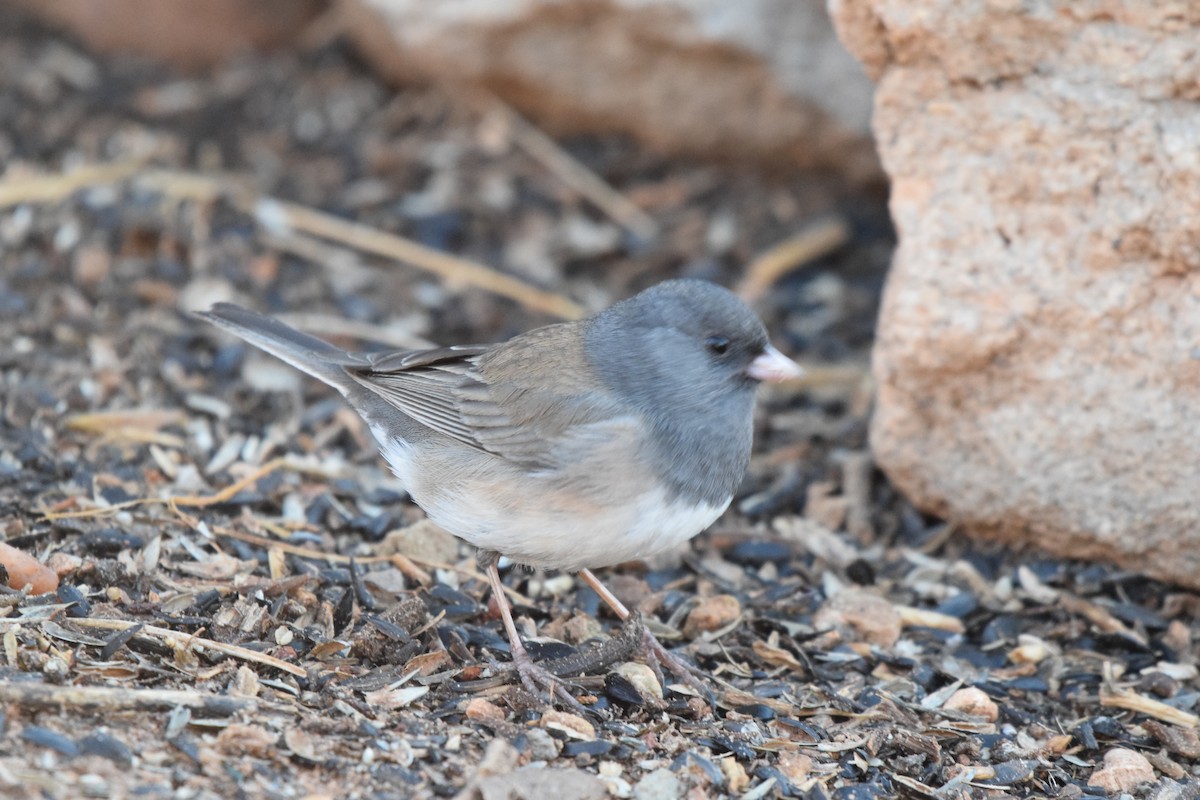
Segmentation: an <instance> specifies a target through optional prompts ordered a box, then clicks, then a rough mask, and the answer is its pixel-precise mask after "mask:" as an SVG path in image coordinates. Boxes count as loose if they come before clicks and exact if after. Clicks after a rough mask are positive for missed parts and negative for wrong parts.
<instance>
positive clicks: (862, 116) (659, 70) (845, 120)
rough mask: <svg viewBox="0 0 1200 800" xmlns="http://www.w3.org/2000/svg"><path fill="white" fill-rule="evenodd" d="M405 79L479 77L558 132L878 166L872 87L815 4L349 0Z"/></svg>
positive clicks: (369, 41) (698, 150)
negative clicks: (871, 132) (871, 122)
mask: <svg viewBox="0 0 1200 800" xmlns="http://www.w3.org/2000/svg"><path fill="white" fill-rule="evenodd" d="M341 10H342V12H343V15H344V19H345V21H346V24H347V25H348V27H349V30H350V32H351V34H352V35H353V37H354V38H355V40H356V41H357V42H358V44H359V45H360V47H361V48H362V49H363V51H364V52H365V53H366V55H367V57H368V58H369V59H370V60H371V61H372V62H373V63H374V64H375V65H376V66H377V67H378V68H379V69H381V70H382V71H383V72H385V73H386V74H387V75H389V76H390V77H392V78H395V79H398V80H401V81H411V80H414V79H420V78H427V77H430V76H432V77H437V78H440V79H452V80H454V81H462V82H466V83H467V84H474V85H480V86H484V87H486V88H487V89H489V90H491V91H492V92H495V93H496V94H497V95H499V96H500V97H502V98H504V99H505V100H506V101H508V102H510V103H512V104H513V105H515V106H517V107H518V108H520V109H521V110H522V111H524V112H527V113H529V114H531V115H532V116H533V117H534V118H535V119H536V120H537V121H538V123H539V124H541V125H545V126H547V127H548V128H549V129H550V130H552V131H554V132H556V133H560V134H562V133H572V132H580V131H587V132H594V131H602V130H607V131H622V132H627V133H632V134H634V135H636V136H638V137H640V138H641V139H643V140H644V141H646V142H648V143H650V144H651V145H652V146H654V147H657V148H660V149H662V150H666V151H669V152H681V153H688V154H701V155H708V156H717V157H721V158H725V159H750V160H758V161H769V162H774V163H777V164H779V163H782V164H785V165H787V166H789V167H812V166H822V167H832V168H834V169H837V170H839V171H841V172H842V173H843V174H847V175H850V176H852V177H854V178H875V177H876V176H877V175H878V162H877V159H876V157H875V154H874V146H873V145H872V143H871V142H870V137H869V133H868V121H869V115H870V105H871V84H870V82H869V81H868V80H867V79H866V77H865V76H864V75H863V73H862V70H861V68H859V66H858V65H857V64H855V63H854V60H853V59H852V58H851V57H850V56H849V55H848V54H847V53H846V52H845V50H844V49H843V48H842V46H841V44H840V43H839V42H838V41H837V38H836V37H835V36H834V35H833V31H832V27H831V26H830V22H829V18H828V16H827V14H826V11H825V5H824V3H823V2H820V0H800V1H799V2H797V1H796V0H752V2H746V3H738V4H730V3H724V2H719V0H613V2H606V3H596V2H592V1H591V0H522V1H521V2H511V3H492V2H486V0H474V1H472V0H468V1H467V2H460V3H455V4H453V5H447V4H444V3H424V2H419V1H418V0H341Z"/></svg>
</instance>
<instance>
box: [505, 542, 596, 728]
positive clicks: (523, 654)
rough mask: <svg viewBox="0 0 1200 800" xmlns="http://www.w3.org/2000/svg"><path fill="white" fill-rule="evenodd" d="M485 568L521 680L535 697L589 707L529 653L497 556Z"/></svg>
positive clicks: (575, 706)
mask: <svg viewBox="0 0 1200 800" xmlns="http://www.w3.org/2000/svg"><path fill="white" fill-rule="evenodd" d="M485 572H486V574H487V578H488V583H489V584H491V587H492V595H493V596H494V597H495V598H496V605H497V606H499V608H500V618H501V619H502V620H503V621H504V630H505V632H506V633H507V634H508V646H509V647H510V648H511V650H512V660H513V666H514V667H516V668H517V674H518V675H520V676H521V683H522V684H524V686H525V688H526V689H528V690H529V691H530V692H531V693H532V694H533V696H534V697H538V698H540V699H542V700H545V701H547V702H549V701H551V700H553V699H554V698H556V697H557V698H558V699H559V700H561V701H563V702H564V703H565V704H566V705H568V706H570V707H571V708H572V709H573V710H575V711H576V712H582V711H584V710H585V709H584V708H583V706H582V705H580V703H579V701H578V700H576V699H575V698H574V697H572V696H571V694H570V693H569V692H568V691H567V690H566V687H565V686H564V685H563V681H562V679H561V678H559V677H558V676H557V675H555V674H554V673H552V672H550V671H549V670H546V669H543V668H542V667H539V666H538V665H537V664H535V663H533V659H532V658H530V657H529V652H528V651H527V650H526V649H525V645H524V644H522V643H521V637H520V636H519V635H518V634H517V625H516V623H515V622H513V618H512V606H511V605H509V602H508V598H507V597H505V596H504V584H502V583H501V582H500V570H499V569H498V568H497V567H496V562H495V560H493V561H492V563H490V564H488V565H487V567H486V569H485Z"/></svg>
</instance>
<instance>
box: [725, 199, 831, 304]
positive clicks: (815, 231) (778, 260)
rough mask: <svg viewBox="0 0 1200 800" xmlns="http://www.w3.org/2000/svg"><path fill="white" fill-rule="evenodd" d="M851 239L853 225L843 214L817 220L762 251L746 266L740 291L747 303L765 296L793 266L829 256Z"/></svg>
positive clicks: (738, 290) (795, 267)
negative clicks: (850, 224) (847, 221)
mask: <svg viewBox="0 0 1200 800" xmlns="http://www.w3.org/2000/svg"><path fill="white" fill-rule="evenodd" d="M849 239H850V227H849V226H848V225H847V224H846V222H845V220H843V219H841V218H840V217H829V218H826V219H820V220H816V221H814V222H812V223H810V224H809V225H808V226H807V227H805V228H804V229H803V230H801V231H800V232H799V233H797V234H796V235H795V236H792V237H791V238H789V239H784V240H783V241H782V242H780V243H778V244H776V245H775V246H773V247H771V248H769V249H768V250H767V251H766V252H763V253H761V254H760V255H759V256H758V258H756V259H754V261H752V262H751V263H750V266H749V267H747V268H746V277H745V278H743V279H742V282H741V284H740V285H739V286H738V289H737V293H738V294H739V295H741V297H742V299H743V300H745V301H746V302H747V303H753V302H754V301H755V300H757V299H759V298H760V297H762V296H763V294H764V293H765V292H766V291H767V289H769V288H770V287H771V284H773V283H775V281H777V280H779V279H780V278H782V277H783V276H784V275H786V274H788V273H789V272H792V271H793V270H796V269H799V268H800V267H803V266H804V265H805V264H809V263H811V262H813V261H815V260H817V259H818V258H821V257H823V256H827V255H829V254H830V253H832V252H833V251H834V250H837V249H838V248H839V247H841V246H842V245H844V244H846V242H847V241H849Z"/></svg>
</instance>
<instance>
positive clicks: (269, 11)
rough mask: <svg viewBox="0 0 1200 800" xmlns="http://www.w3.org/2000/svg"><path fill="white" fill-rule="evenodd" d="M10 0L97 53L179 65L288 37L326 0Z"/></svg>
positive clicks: (297, 32)
mask: <svg viewBox="0 0 1200 800" xmlns="http://www.w3.org/2000/svg"><path fill="white" fill-rule="evenodd" d="M7 1H8V2H10V3H12V4H13V5H17V6H20V7H23V8H25V9H27V10H29V11H32V12H34V13H36V14H37V15H38V16H40V17H42V18H43V19H45V20H46V21H48V22H50V23H52V24H55V25H58V26H60V27H62V28H65V29H67V30H68V31H70V32H71V33H72V34H74V35H75V36H78V37H79V38H81V39H83V40H84V41H85V42H87V44H88V46H89V47H91V48H93V49H95V50H97V51H98V52H102V53H103V52H115V53H132V54H135V55H143V56H149V57H151V58H156V59H160V60H163V61H168V62H170V63H172V64H175V65H177V66H181V67H203V66H207V65H209V64H215V63H217V62H219V61H221V60H222V59H225V58H228V57H229V56H231V55H234V54H236V53H237V52H239V51H241V50H245V49H247V48H259V49H264V48H271V47H278V46H280V45H284V44H287V43H290V42H292V41H294V40H295V38H296V37H297V36H299V35H300V33H301V31H302V30H303V29H304V27H305V26H306V25H308V24H309V23H310V22H311V21H312V20H313V18H314V17H315V16H316V15H317V14H318V13H319V12H320V11H321V10H322V9H323V8H324V6H325V3H326V0H188V1H187V2H172V0H166V1H165V2H164V0H101V2H97V0H7ZM3 2H4V0H0V3H3Z"/></svg>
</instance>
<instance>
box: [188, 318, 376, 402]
mask: <svg viewBox="0 0 1200 800" xmlns="http://www.w3.org/2000/svg"><path fill="white" fill-rule="evenodd" d="M196 316H198V317H201V318H202V319H205V320H207V321H209V322H211V323H212V324H213V325H216V326H217V327H218V328H222V329H223V330H226V331H228V332H229V333H232V334H233V335H234V336H237V337H239V338H241V339H245V340H246V341H247V342H249V343H250V344H252V345H254V346H255V347H258V348H260V349H262V350H265V351H266V352H268V353H270V354H271V355H273V356H275V357H276V358H279V359H280V360H282V361H285V362H287V363H288V364H291V365H292V366H293V367H295V368H296V369H298V370H301V371H303V372H307V373H308V374H309V375H311V376H313V377H314V378H316V379H317V380H320V381H324V382H325V383H328V384H329V385H330V386H332V387H334V388H335V389H338V390H339V391H341V392H343V393H345V391H346V390H347V389H349V388H351V387H352V386H354V380H353V379H352V378H351V377H350V376H349V375H347V374H346V371H345V369H343V367H346V366H351V365H353V364H354V363H355V361H356V359H355V358H354V356H352V355H350V354H349V353H347V352H346V351H345V350H340V349H338V348H336V347H334V346H333V345H331V344H329V343H328V342H325V341H322V340H320V339H318V338H316V337H315V336H309V335H308V334H307V333H303V332H302V331H298V330H296V329H295V328H293V327H292V326H290V325H285V324H284V323H282V322H280V321H279V320H277V319H274V318H272V317H268V316H265V315H263V314H259V313H258V312H256V311H250V310H249V309H245V308H242V307H241V306H237V305H234V304H233V303H217V304H216V305H214V306H213V307H212V308H211V309H210V310H208V311H197V312H196Z"/></svg>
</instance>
